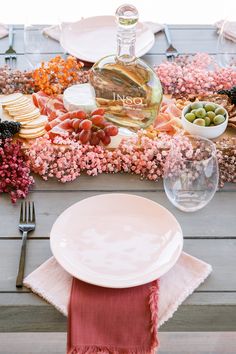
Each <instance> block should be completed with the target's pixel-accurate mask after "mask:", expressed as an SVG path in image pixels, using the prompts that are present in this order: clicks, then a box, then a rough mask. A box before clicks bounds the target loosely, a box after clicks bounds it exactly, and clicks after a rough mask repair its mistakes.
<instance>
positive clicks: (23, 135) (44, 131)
mask: <svg viewBox="0 0 236 354" xmlns="http://www.w3.org/2000/svg"><path fill="white" fill-rule="evenodd" d="M45 133H46V130H44V129H42V130H40V131H39V132H38V133H35V134H21V133H19V137H20V138H24V139H35V138H39V137H40V136H43V135H44V134H45Z"/></svg>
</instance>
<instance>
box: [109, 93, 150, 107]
mask: <svg viewBox="0 0 236 354" xmlns="http://www.w3.org/2000/svg"><path fill="white" fill-rule="evenodd" d="M113 101H122V103H123V107H128V108H129V109H132V108H133V109H138V108H140V109H141V108H142V107H144V106H146V105H147V104H145V103H144V99H143V97H132V96H126V95H119V94H118V93H115V92H113Z"/></svg>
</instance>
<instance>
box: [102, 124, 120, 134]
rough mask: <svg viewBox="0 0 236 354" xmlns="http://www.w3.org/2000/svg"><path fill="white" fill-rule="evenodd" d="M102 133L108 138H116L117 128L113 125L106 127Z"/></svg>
mask: <svg viewBox="0 0 236 354" xmlns="http://www.w3.org/2000/svg"><path fill="white" fill-rule="evenodd" d="M104 132H105V133H106V134H107V135H110V136H116V135H117V134H118V128H117V127H116V126H115V125H108V126H106V127H105V128H104Z"/></svg>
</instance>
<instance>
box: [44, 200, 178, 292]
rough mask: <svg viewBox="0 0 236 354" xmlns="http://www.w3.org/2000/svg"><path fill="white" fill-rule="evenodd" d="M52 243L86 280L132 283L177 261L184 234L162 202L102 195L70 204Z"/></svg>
mask: <svg viewBox="0 0 236 354" xmlns="http://www.w3.org/2000/svg"><path fill="white" fill-rule="evenodd" d="M50 244H51V249H52V253H53V255H54V256H55V258H56V260H57V261H58V263H59V264H60V265H61V266H62V267H63V268H64V269H65V270H66V271H67V272H68V273H70V274H71V275H73V276H74V277H76V278H78V279H81V280H83V281H85V282H87V283H90V284H95V285H99V286H104V287H110V288H127V287H132V286H136V285H141V284H145V283H148V282H150V281H152V280H155V279H158V278H159V277H160V276H162V275H163V274H164V273H166V272H167V271H168V270H170V268H171V267H173V265H174V264H175V263H176V261H177V260H178V258H179V256H180V253H181V251H182V247H183V234H182V230H181V227H180V225H179V223H178V222H177V220H176V219H175V217H174V216H173V215H172V214H171V213H170V212H169V211H168V210H167V209H165V208H164V207H162V206H160V205H159V204H157V203H155V202H153V201H151V200H149V199H146V198H142V197H138V196H134V195H129V194H102V195H97V196H94V197H91V198H87V199H84V200H82V201H80V202H78V203H76V204H74V205H72V206H71V207H69V208H68V209H66V210H65V211H64V212H63V213H62V214H61V215H60V216H59V217H58V219H57V220H56V222H55V223H54V225H53V227H52V230H51V235H50Z"/></svg>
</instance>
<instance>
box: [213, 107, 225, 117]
mask: <svg viewBox="0 0 236 354" xmlns="http://www.w3.org/2000/svg"><path fill="white" fill-rule="evenodd" d="M215 114H216V115H222V116H224V115H225V114H226V111H225V109H224V108H221V107H218V108H216V110H215Z"/></svg>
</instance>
